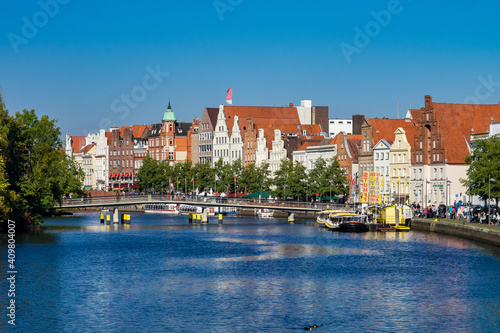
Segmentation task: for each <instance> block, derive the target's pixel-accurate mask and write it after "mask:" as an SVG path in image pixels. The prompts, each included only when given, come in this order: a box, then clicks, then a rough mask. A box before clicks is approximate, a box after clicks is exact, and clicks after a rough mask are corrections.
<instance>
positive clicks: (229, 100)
mask: <svg viewBox="0 0 500 333" xmlns="http://www.w3.org/2000/svg"><path fill="white" fill-rule="evenodd" d="M226 103H227V104H231V105H232V104H233V88H232V87H231V88H229V89H228V90H227V94H226Z"/></svg>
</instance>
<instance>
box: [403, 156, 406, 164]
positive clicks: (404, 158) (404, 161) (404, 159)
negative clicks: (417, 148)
mask: <svg viewBox="0 0 500 333" xmlns="http://www.w3.org/2000/svg"><path fill="white" fill-rule="evenodd" d="M403 163H406V154H403Z"/></svg>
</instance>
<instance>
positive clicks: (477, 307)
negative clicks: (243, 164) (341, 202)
mask: <svg viewBox="0 0 500 333" xmlns="http://www.w3.org/2000/svg"><path fill="white" fill-rule="evenodd" d="M211 223H213V224H209V225H203V226H194V225H190V224H188V221H187V217H184V216H176V217H170V216H159V215H141V214H135V215H132V225H131V226H130V228H125V227H123V226H121V225H120V226H116V227H115V226H111V227H109V226H108V227H106V226H101V225H100V223H99V218H98V214H88V215H79V216H74V217H63V218H55V219H48V220H47V221H46V223H45V227H44V230H43V231H42V232H39V233H34V234H29V235H22V236H21V235H20V236H18V238H17V246H18V252H17V257H16V260H17V262H16V263H17V269H18V281H17V282H16V284H17V285H16V289H17V291H18V293H17V295H16V304H18V309H17V313H16V314H17V318H16V323H17V325H16V330H17V331H19V332H299V331H304V327H309V326H312V325H313V324H317V325H318V326H319V327H318V328H317V329H316V330H315V332H403V331H404V332H498V331H500V316H499V315H498V314H499V313H500V311H499V307H500V284H499V283H500V280H499V277H500V260H499V258H500V257H499V254H500V251H499V249H495V248H487V247H483V246H480V245H477V244H474V243H471V242H469V241H465V240H461V239H457V238H452V237H447V236H438V235H435V234H429V233H418V232H414V231H412V232H409V233H386V234H384V233H364V234H340V233H335V232H330V231H328V230H325V229H321V228H318V227H317V226H315V224H314V223H312V222H311V221H306V222H300V221H299V222H296V224H293V225H291V224H288V223H287V222H286V221H285V220H277V219H254V218H236V217H234V218H229V217H227V218H225V219H224V225H223V226H219V225H217V222H216V220H214V221H213V222H211ZM3 240H4V238H2V254H3V255H2V258H3V260H2V262H1V267H0V269H2V271H4V272H5V271H7V268H6V266H5V265H6V249H5V243H6V242H5V241H3ZM0 288H1V289H0V290H2V292H1V294H0V295H2V297H0V305H1V307H2V309H5V307H4V306H5V305H6V302H5V301H6V297H5V294H6V291H7V289H8V287H7V284H6V283H5V281H2V282H1V284H0ZM2 318H4V319H2V322H1V323H0V331H2V329H1V328H2V327H7V324H6V319H5V315H2Z"/></svg>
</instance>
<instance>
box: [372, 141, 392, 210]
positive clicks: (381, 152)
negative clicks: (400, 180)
mask: <svg viewBox="0 0 500 333" xmlns="http://www.w3.org/2000/svg"><path fill="white" fill-rule="evenodd" d="M390 150H391V145H390V144H389V142H387V141H386V140H385V139H381V140H380V141H379V142H377V144H376V145H375V146H374V147H373V167H374V169H375V172H380V181H381V182H382V180H384V181H383V182H382V183H381V184H380V195H381V197H382V203H383V204H385V205H387V204H389V203H390V189H391V178H390V176H389V170H390Z"/></svg>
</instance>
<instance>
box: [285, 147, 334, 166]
mask: <svg viewBox="0 0 500 333" xmlns="http://www.w3.org/2000/svg"><path fill="white" fill-rule="evenodd" d="M292 156H293V162H294V163H295V162H299V163H301V164H302V165H303V166H305V167H306V171H307V172H309V171H311V170H312V169H313V168H314V164H315V163H316V161H317V160H318V159H319V158H320V157H321V158H322V159H324V160H325V161H330V160H332V159H333V158H335V156H337V145H335V144H332V145H321V146H319V145H317V146H307V145H302V147H300V148H299V149H298V150H296V151H294V152H292Z"/></svg>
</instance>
